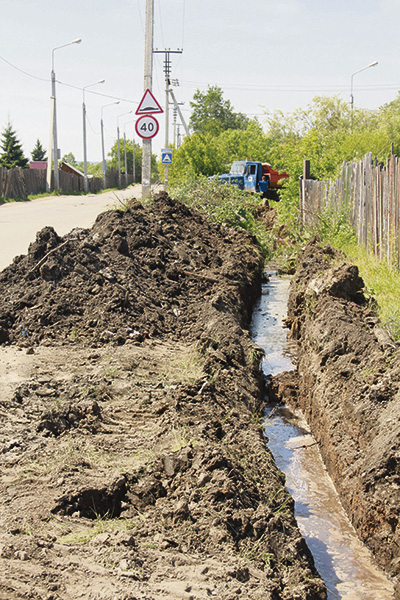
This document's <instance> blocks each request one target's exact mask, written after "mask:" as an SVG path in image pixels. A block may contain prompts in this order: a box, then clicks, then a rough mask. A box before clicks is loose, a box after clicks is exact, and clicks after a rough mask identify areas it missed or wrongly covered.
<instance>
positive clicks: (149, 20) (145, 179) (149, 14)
mask: <svg viewBox="0 0 400 600" xmlns="http://www.w3.org/2000/svg"><path fill="white" fill-rule="evenodd" d="M153 36H154V0H146V30H145V40H144V90H145V91H146V90H147V89H149V90H151V89H152V84H153ZM142 149H143V153H142V198H148V197H149V196H150V194H151V139H147V140H146V139H143V145H142Z"/></svg>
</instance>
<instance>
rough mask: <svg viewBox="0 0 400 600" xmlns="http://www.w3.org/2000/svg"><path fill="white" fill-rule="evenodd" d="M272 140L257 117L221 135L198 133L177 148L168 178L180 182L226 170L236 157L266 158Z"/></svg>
mask: <svg viewBox="0 0 400 600" xmlns="http://www.w3.org/2000/svg"><path fill="white" fill-rule="evenodd" d="M268 149H269V140H268V138H267V137H266V136H265V135H264V133H263V131H262V127H261V125H260V124H259V123H257V122H256V121H252V122H250V124H249V125H248V127H247V128H246V129H242V130H240V129H228V130H226V131H222V132H221V133H220V134H219V135H213V134H211V133H195V134H193V135H192V136H191V137H190V138H185V140H184V142H183V144H182V145H181V146H180V147H179V148H178V150H175V152H174V159H173V163H172V165H171V167H170V169H169V180H170V182H171V184H172V185H177V184H179V183H180V182H182V181H184V180H185V179H187V178H189V179H190V178H193V177H197V176H201V175H204V176H206V177H209V176H210V175H215V174H217V173H220V174H221V173H227V172H228V171H229V169H230V166H231V164H232V163H233V161H234V160H245V159H246V158H250V159H251V160H259V161H264V162H265V160H266V156H267V155H268Z"/></svg>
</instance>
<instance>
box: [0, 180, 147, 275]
mask: <svg viewBox="0 0 400 600" xmlns="http://www.w3.org/2000/svg"><path fill="white" fill-rule="evenodd" d="M140 194H141V189H140V186H139V185H137V186H136V187H132V186H131V187H129V188H127V189H125V190H119V191H111V192H105V193H103V194H96V195H95V194H88V195H87V196H49V197H46V198H38V199H37V200H31V201H29V202H10V203H6V204H2V205H0V270H1V269H4V268H5V267H6V266H8V265H9V264H10V263H11V261H12V259H13V258H14V256H17V255H18V254H26V252H27V250H28V246H29V244H30V243H31V242H33V241H34V240H35V237H36V232H37V231H40V229H42V228H43V227H45V226H46V225H51V226H52V227H54V229H55V230H56V231H57V233H58V234H59V235H65V234H66V233H67V232H68V231H70V230H71V229H73V228H74V227H91V226H92V225H93V223H94V221H95V219H96V217H97V215H98V214H99V213H101V212H103V211H104V210H107V208H108V207H112V206H115V204H117V203H118V201H119V200H124V199H126V198H130V197H132V196H135V195H136V196H137V197H139V196H140Z"/></svg>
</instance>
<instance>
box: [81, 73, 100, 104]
mask: <svg viewBox="0 0 400 600" xmlns="http://www.w3.org/2000/svg"><path fill="white" fill-rule="evenodd" d="M104 82H105V79H100V80H99V81H96V82H95V83H89V85H85V86H84V87H83V88H82V92H83V103H85V90H86V89H87V88H89V87H92V86H94V85H97V84H99V83H104Z"/></svg>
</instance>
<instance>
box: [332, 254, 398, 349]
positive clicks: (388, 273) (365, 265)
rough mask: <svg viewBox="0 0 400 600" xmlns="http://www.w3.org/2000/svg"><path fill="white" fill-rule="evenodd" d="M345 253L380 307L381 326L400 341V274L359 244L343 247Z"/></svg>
mask: <svg viewBox="0 0 400 600" xmlns="http://www.w3.org/2000/svg"><path fill="white" fill-rule="evenodd" d="M341 249H342V250H343V252H345V254H346V256H347V257H348V258H349V260H350V261H351V262H352V263H354V264H356V265H357V266H358V269H359V272H360V275H361V277H362V278H363V280H364V283H365V286H366V289H367V293H368V294H369V295H370V296H371V297H373V298H374V300H375V301H376V303H377V305H378V316H379V318H380V320H381V325H382V326H383V327H384V328H385V329H386V330H387V331H388V332H389V334H390V335H391V336H392V338H393V339H394V340H399V339H400V273H397V272H396V271H395V270H394V269H393V268H391V267H390V266H389V265H388V263H387V262H386V261H382V260H379V259H378V258H377V257H376V256H374V255H372V254H370V253H369V252H367V250H365V249H364V248H362V247H361V246H359V245H357V244H349V245H343V246H342V248H341Z"/></svg>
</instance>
